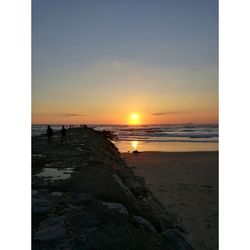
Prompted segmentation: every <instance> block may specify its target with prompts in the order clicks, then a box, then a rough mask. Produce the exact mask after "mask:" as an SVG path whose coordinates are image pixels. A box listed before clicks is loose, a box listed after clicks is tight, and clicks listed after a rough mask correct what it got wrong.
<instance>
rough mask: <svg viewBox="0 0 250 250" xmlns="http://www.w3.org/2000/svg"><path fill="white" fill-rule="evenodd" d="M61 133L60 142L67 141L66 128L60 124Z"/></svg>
mask: <svg viewBox="0 0 250 250" xmlns="http://www.w3.org/2000/svg"><path fill="white" fill-rule="evenodd" d="M61 133H62V140H61V143H63V142H65V143H66V142H67V139H66V129H65V127H64V126H62V130H61Z"/></svg>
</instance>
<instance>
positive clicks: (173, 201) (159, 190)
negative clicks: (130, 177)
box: [123, 152, 218, 250]
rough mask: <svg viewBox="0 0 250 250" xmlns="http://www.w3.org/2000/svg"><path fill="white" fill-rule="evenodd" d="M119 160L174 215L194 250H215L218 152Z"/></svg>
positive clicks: (126, 155)
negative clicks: (141, 178) (130, 169)
mask: <svg viewBox="0 0 250 250" xmlns="http://www.w3.org/2000/svg"><path fill="white" fill-rule="evenodd" d="M123 157H124V159H125V160H126V162H127V164H128V166H130V167H132V168H133V170H134V173H135V174H136V175H138V176H143V177H144V178H145V181H146V186H147V187H148V188H149V189H150V190H151V191H152V193H153V194H154V196H155V197H156V198H157V199H158V200H159V201H160V202H161V203H162V204H163V205H164V206H165V207H166V208H167V209H168V210H170V211H172V212H173V213H175V214H176V215H177V217H178V218H179V220H180V222H181V223H182V224H183V225H184V226H185V228H186V230H187V231H188V233H189V234H190V237H191V239H192V241H193V242H194V244H195V246H196V249H208V250H214V249H218V152H173V153H172V152H171V153H170V152H141V153H139V154H138V155H135V154H132V153H124V154H123Z"/></svg>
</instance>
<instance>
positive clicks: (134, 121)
mask: <svg viewBox="0 0 250 250" xmlns="http://www.w3.org/2000/svg"><path fill="white" fill-rule="evenodd" d="M129 123H130V124H131V125H137V124H139V123H140V117H139V115H138V114H137V113H133V114H131V115H130V120H129Z"/></svg>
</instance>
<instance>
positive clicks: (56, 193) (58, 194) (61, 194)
mask: <svg viewBox="0 0 250 250" xmlns="http://www.w3.org/2000/svg"><path fill="white" fill-rule="evenodd" d="M51 195H54V196H59V197H60V196H63V193H62V192H52V193H51Z"/></svg>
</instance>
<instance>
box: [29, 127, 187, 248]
mask: <svg viewBox="0 0 250 250" xmlns="http://www.w3.org/2000/svg"><path fill="white" fill-rule="evenodd" d="M109 138H110V134H109V133H107V132H105V133H100V132H96V131H95V130H93V129H90V128H86V129H81V128H72V129H68V131H67V144H61V143H60V136H59V134H58V137H57V133H55V138H54V140H53V143H52V144H49V145H48V144H47V140H46V137H45V136H43V135H42V136H37V137H34V138H32V139H33V141H32V155H33V160H32V174H33V175H32V185H33V192H32V240H33V241H32V248H33V249H104V250H105V249H117V250H119V249H120V250H124V249H145V250H147V249H152V250H158V249H164V250H167V249H173V250H174V249H192V247H191V246H190V243H189V241H188V237H187V235H185V233H184V232H185V230H184V229H183V230H182V226H181V225H180V224H179V223H178V222H177V220H176V218H175V217H174V216H173V215H172V214H170V213H169V212H168V211H166V210H165V209H164V208H163V206H162V205H161V204H160V203H159V202H158V201H157V200H156V199H155V198H154V197H153V195H152V194H151V192H150V191H149V190H148V189H147V188H146V187H145V181H144V179H143V178H142V177H138V176H135V175H134V174H133V171H132V169H131V168H128V167H127V165H126V163H125V162H124V160H123V159H122V158H121V155H120V153H119V151H118V150H117V148H116V147H115V146H114V144H113V143H111V142H110V141H109ZM38 155H39V156H40V155H42V156H44V157H38ZM50 168H51V171H50ZM44 169H46V171H44ZM45 172H46V176H44V175H45ZM65 172H67V175H64V176H63V178H60V175H62V173H65ZM49 174H51V175H52V176H49ZM53 175H59V177H58V176H53Z"/></svg>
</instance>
